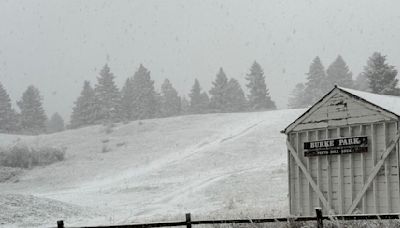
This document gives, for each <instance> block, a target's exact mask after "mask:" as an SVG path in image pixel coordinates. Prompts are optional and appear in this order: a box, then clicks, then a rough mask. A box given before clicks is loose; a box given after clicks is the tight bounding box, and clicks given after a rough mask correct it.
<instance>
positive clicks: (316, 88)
mask: <svg viewBox="0 0 400 228" xmlns="http://www.w3.org/2000/svg"><path fill="white" fill-rule="evenodd" d="M325 80H326V75H325V69H324V66H323V65H322V63H321V60H320V58H319V57H318V56H317V57H315V58H314V60H313V62H312V63H311V65H310V69H309V71H308V73H307V82H306V85H305V88H304V90H305V91H304V94H303V96H306V97H307V103H308V104H314V103H315V102H316V101H318V100H319V99H320V98H321V97H322V96H323V95H324V94H325V93H326V92H327V91H328V90H329V89H331V88H327V87H326V85H325ZM296 89H300V87H299V88H296Z"/></svg>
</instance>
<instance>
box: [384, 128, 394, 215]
mask: <svg viewBox="0 0 400 228" xmlns="http://www.w3.org/2000/svg"><path fill="white" fill-rule="evenodd" d="M387 124H388V123H386V122H385V123H383V132H384V134H383V137H384V142H385V147H386V146H387V144H388V126H387ZM389 172H390V170H389V161H388V159H386V160H385V182H386V183H385V192H386V203H387V211H386V212H387V213H390V211H391V210H392V206H391V200H390V198H391V197H390V183H389V177H390V173H389Z"/></svg>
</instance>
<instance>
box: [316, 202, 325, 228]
mask: <svg viewBox="0 0 400 228" xmlns="http://www.w3.org/2000/svg"><path fill="white" fill-rule="evenodd" d="M315 214H316V215H317V228H323V227H324V222H323V220H322V209H321V208H319V207H317V208H315Z"/></svg>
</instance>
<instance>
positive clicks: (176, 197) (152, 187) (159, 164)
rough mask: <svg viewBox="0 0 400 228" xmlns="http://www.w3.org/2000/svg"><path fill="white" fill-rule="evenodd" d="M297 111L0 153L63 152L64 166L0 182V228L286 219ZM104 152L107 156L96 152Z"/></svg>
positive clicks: (39, 141)
mask: <svg viewBox="0 0 400 228" xmlns="http://www.w3.org/2000/svg"><path fill="white" fill-rule="evenodd" d="M303 111H304V110H278V111H268V112H254V113H237V114H206V115H190V116H181V117H173V118H165V119H154V120H143V121H134V122H130V123H128V124H117V125H116V126H115V127H113V129H112V132H111V133H107V129H106V127H105V126H93V127H86V128H81V129H78V130H68V131H64V132H61V133H56V134H51V135H41V136H34V137H33V136H10V135H0V137H1V146H10V145H13V144H16V143H26V144H28V145H29V146H32V147H38V146H56V147H66V148H67V152H66V160H65V161H62V162H59V163H55V164H52V165H49V166H46V167H36V168H33V169H31V170H24V171H22V172H15V173H16V174H15V175H16V176H14V177H12V178H10V179H8V180H6V181H3V182H2V183H0V205H1V206H0V224H2V225H4V226H12V224H13V225H14V226H20V225H25V226H34V225H35V226H41V225H47V226H54V225H55V224H56V221H57V220H60V219H63V220H65V223H66V224H67V225H79V224H82V225H94V224H99V225H100V224H103V225H107V224H117V223H130V222H144V221H156V220H167V219H170V220H174V219H180V220H181V219H183V217H184V213H187V212H191V213H192V215H193V216H194V219H196V218H212V217H215V216H216V217H218V218H224V217H225V218H229V217H232V218H233V217H234V218H238V217H240V216H251V217H262V216H268V217H269V216H284V215H287V213H288V190H287V171H286V169H287V167H286V164H287V163H286V159H287V154H286V147H285V136H284V135H282V134H281V133H280V130H282V129H283V128H285V127H286V126H287V125H288V124H289V123H291V122H292V121H294V120H295V119H296V118H297V117H298V116H299V115H300V114H301V113H302V112H303ZM105 151H107V152H105Z"/></svg>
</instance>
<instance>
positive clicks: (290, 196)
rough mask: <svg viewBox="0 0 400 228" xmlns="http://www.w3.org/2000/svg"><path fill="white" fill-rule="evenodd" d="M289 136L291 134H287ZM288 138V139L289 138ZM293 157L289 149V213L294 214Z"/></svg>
mask: <svg viewBox="0 0 400 228" xmlns="http://www.w3.org/2000/svg"><path fill="white" fill-rule="evenodd" d="M287 137H288V138H289V136H287ZM287 140H288V139H287ZM291 160H292V157H291V156H290V151H289V150H288V151H287V161H288V167H287V171H288V172H287V175H288V189H289V214H294V213H293V199H294V191H293V185H292V180H291V179H292V177H291V175H290V173H291V170H292V169H291V167H292V165H293V164H292V161H291Z"/></svg>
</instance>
